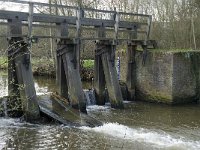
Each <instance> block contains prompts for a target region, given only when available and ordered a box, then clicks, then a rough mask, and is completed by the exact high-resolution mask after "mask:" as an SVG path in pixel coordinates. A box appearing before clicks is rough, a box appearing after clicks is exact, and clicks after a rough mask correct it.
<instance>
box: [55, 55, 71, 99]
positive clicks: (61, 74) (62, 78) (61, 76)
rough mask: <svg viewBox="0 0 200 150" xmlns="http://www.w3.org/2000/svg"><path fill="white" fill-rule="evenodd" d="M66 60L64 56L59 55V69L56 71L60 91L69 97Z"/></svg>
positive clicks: (65, 96) (62, 94) (63, 95)
mask: <svg viewBox="0 0 200 150" xmlns="http://www.w3.org/2000/svg"><path fill="white" fill-rule="evenodd" d="M64 65H65V64H64V62H63V58H62V56H57V71H56V82H57V86H58V93H59V94H60V96H62V97H64V98H66V99H68V98H69V97H68V86H67V84H68V77H67V73H66V71H65V69H64V68H65V67H64Z"/></svg>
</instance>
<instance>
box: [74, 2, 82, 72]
mask: <svg viewBox="0 0 200 150" xmlns="http://www.w3.org/2000/svg"><path fill="white" fill-rule="evenodd" d="M83 17H84V11H83V9H82V8H81V5H80V6H79V9H78V10H77V20H76V40H77V44H76V55H77V58H76V59H77V69H78V70H80V49H81V40H80V38H81V19H82V18H83Z"/></svg>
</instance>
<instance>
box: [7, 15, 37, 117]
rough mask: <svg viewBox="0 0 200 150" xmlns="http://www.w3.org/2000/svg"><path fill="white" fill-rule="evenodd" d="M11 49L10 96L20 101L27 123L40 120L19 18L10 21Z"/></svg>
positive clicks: (9, 58)
mask: <svg viewBox="0 0 200 150" xmlns="http://www.w3.org/2000/svg"><path fill="white" fill-rule="evenodd" d="M8 23H9V26H8V34H9V37H10V38H9V39H8V42H9V48H8V64H9V65H8V67H11V68H9V69H8V78H9V86H8V87H9V88H8V90H9V92H8V93H9V96H10V97H12V96H16V97H17V98H16V99H20V100H21V103H22V108H23V111H24V114H25V119H26V120H27V121H33V120H36V119H38V118H39V116H40V110H39V106H38V103H37V96H36V91H35V87H34V82H33V73H32V67H31V62H30V52H29V50H28V44H29V43H27V42H25V41H24V40H23V38H22V37H21V36H22V23H21V20H19V18H18V17H16V18H15V19H12V20H8Z"/></svg>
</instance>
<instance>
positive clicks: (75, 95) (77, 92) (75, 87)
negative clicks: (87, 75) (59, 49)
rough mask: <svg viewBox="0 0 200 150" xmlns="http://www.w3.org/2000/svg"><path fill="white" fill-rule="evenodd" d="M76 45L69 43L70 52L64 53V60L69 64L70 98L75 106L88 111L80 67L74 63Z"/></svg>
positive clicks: (82, 110) (67, 67)
mask: <svg viewBox="0 0 200 150" xmlns="http://www.w3.org/2000/svg"><path fill="white" fill-rule="evenodd" d="M74 46H75V45H71V46H70V45H68V51H69V52H68V53H66V54H64V55H63V61H64V63H65V64H67V65H66V67H65V70H66V71H67V72H68V74H67V76H68V93H69V99H70V104H71V105H72V107H73V108H76V109H80V111H81V112H86V98H85V96H84V92H83V88H82V83H81V77H80V73H79V70H78V68H76V67H75V64H74V59H76V58H75V57H74ZM66 71H65V72H66Z"/></svg>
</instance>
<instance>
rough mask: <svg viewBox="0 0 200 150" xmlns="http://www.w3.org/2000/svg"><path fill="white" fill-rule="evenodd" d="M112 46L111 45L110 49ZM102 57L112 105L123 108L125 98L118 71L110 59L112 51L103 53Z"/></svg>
mask: <svg viewBox="0 0 200 150" xmlns="http://www.w3.org/2000/svg"><path fill="white" fill-rule="evenodd" d="M110 48H111V46H110V47H109V49H110ZM109 49H107V51H110V50H109ZM101 58H102V63H103V70H104V75H105V80H106V86H107V89H108V95H109V100H110V103H111V107H113V108H123V98H122V93H121V89H120V85H119V82H118V78H117V71H116V68H115V66H114V65H113V64H112V63H113V62H111V60H110V58H111V53H108V52H107V53H103V54H102V56H101Z"/></svg>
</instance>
